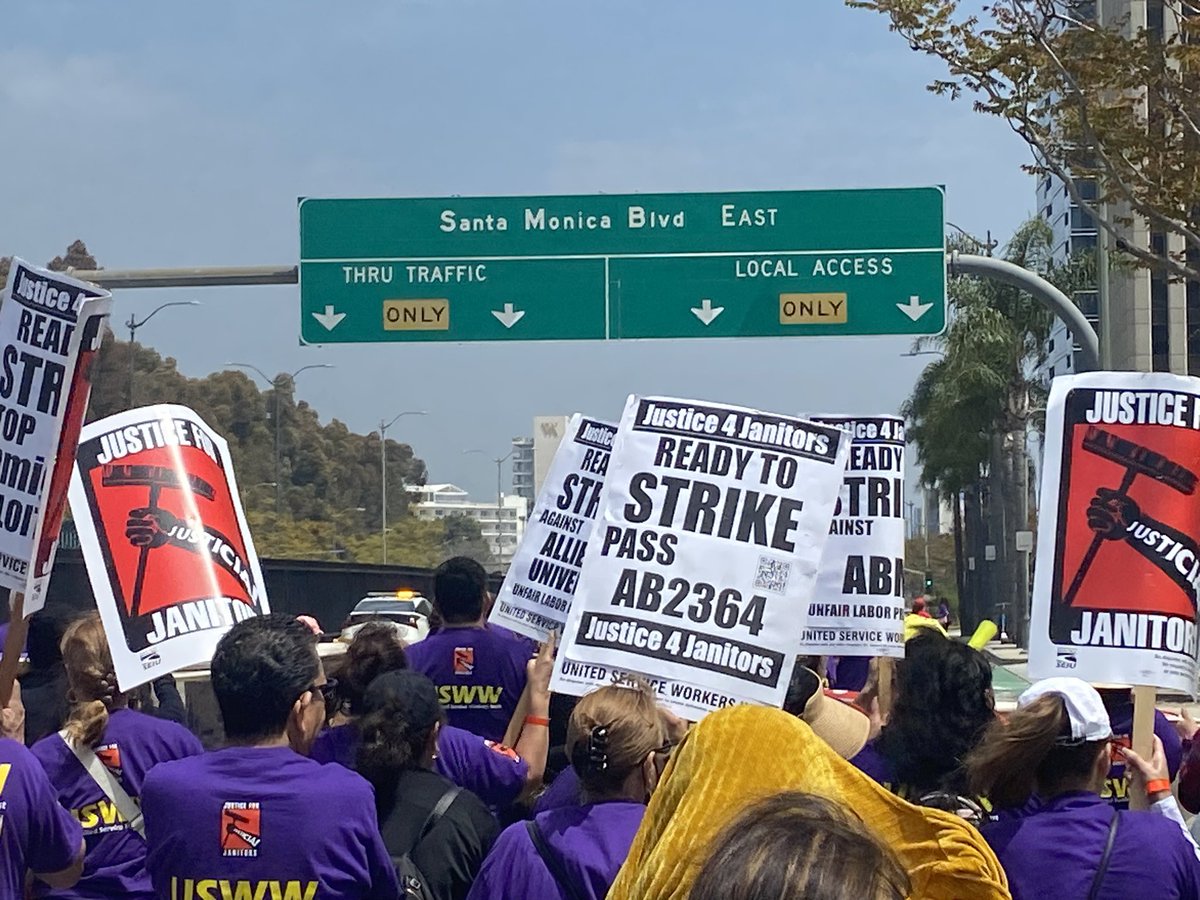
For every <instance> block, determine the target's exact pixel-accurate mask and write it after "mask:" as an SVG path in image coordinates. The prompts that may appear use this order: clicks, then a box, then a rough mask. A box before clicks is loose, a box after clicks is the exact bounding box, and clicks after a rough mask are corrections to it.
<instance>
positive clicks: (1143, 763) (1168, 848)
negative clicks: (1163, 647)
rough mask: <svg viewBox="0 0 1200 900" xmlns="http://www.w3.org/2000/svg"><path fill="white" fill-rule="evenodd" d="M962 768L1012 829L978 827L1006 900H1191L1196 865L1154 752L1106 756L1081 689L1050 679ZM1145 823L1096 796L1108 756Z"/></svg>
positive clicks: (1093, 697)
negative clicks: (1142, 799) (1139, 797)
mask: <svg viewBox="0 0 1200 900" xmlns="http://www.w3.org/2000/svg"><path fill="white" fill-rule="evenodd" d="M1017 706H1018V708H1017V709H1016V711H1014V712H1013V713H1011V714H1010V715H1009V716H1008V719H1007V721H1006V722H1003V723H1001V722H997V723H996V724H994V725H993V726H992V727H991V728H990V729H989V730H988V732H987V734H986V736H985V737H984V739H983V742H982V743H981V744H980V745H979V746H978V747H977V748H976V749H975V750H974V751H973V752H972V754H971V755H970V756H969V757H968V758H967V771H968V774H969V777H970V779H971V787H972V789H973V790H974V791H976V792H978V793H980V794H982V795H986V796H988V797H989V798H990V799H991V801H992V803H993V804H994V806H995V807H996V808H997V809H1001V810H1019V813H1017V814H1016V815H1015V816H1014V817H1011V818H1009V817H1005V818H1002V819H1001V821H999V822H994V823H990V824H986V825H984V826H983V828H982V831H983V836H984V838H985V839H986V840H987V842H988V843H989V844H990V845H991V846H992V849H993V850H995V851H996V856H997V857H998V858H999V859H1000V863H1001V865H1003V866H1004V870H1005V872H1007V873H1008V881H1009V888H1010V889H1011V891H1012V895H1013V900H1032V898H1035V897H1058V898H1061V900H1074V898H1080V900H1082V898H1085V897H1087V898H1093V900H1095V898H1118V897H1120V898H1127V897H1139V896H1140V897H1154V898H1155V900H1160V898H1176V897H1178V898H1182V897H1193V898H1194V897H1200V859H1197V853H1198V851H1197V850H1196V847H1195V845H1194V844H1193V843H1192V842H1191V840H1190V838H1189V837H1188V835H1187V832H1186V830H1185V829H1184V825H1183V818H1182V816H1181V815H1180V812H1179V808H1178V807H1177V806H1176V805H1175V799H1174V797H1172V796H1171V783H1170V780H1169V778H1168V775H1167V763H1166V759H1165V756H1164V753H1163V748H1162V742H1161V741H1160V740H1159V739H1158V738H1157V737H1156V738H1155V739H1154V745H1155V750H1154V754H1153V756H1152V757H1151V758H1150V759H1143V758H1142V757H1140V756H1138V755H1137V754H1136V753H1134V752H1133V751H1132V750H1121V749H1119V748H1118V747H1116V746H1115V745H1114V741H1113V731H1112V726H1111V724H1110V723H1109V717H1108V712H1107V710H1105V708H1104V702H1103V701H1102V700H1101V698H1100V695H1099V694H1098V693H1097V692H1096V689H1095V688H1093V687H1092V686H1091V685H1090V684H1088V683H1087V682H1084V681H1081V680H1079V679H1078V678H1049V679H1046V680H1045V681H1039V682H1038V683H1037V684H1035V685H1033V687H1031V688H1029V690H1027V691H1026V692H1025V693H1024V694H1022V695H1021V697H1020V699H1019V700H1018V701H1017ZM1118 755H1120V756H1122V757H1124V759H1125V760H1126V761H1127V762H1128V763H1129V766H1130V768H1131V770H1132V771H1133V773H1134V781H1135V783H1136V784H1137V789H1138V790H1142V791H1144V792H1145V793H1146V794H1147V795H1148V799H1149V801H1150V803H1151V805H1152V808H1151V811H1150V812H1129V811H1128V810H1115V809H1113V808H1112V807H1111V806H1110V805H1109V804H1108V803H1107V802H1105V801H1104V800H1103V799H1101V796H1100V791H1101V789H1102V787H1103V786H1104V781H1105V778H1106V777H1107V776H1108V771H1109V767H1110V764H1111V762H1112V760H1113V758H1114V757H1115V756H1118Z"/></svg>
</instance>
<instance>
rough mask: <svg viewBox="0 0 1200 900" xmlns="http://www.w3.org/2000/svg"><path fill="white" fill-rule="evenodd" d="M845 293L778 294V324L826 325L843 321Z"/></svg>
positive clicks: (844, 320) (845, 305)
mask: <svg viewBox="0 0 1200 900" xmlns="http://www.w3.org/2000/svg"><path fill="white" fill-rule="evenodd" d="M846 309H847V303H846V295H845V294H780V295H779V324H780V325H827V324H834V323H838V324H841V323H845V322H846V316H847V312H846Z"/></svg>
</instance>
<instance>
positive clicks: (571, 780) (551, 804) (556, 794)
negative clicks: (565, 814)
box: [533, 766, 583, 816]
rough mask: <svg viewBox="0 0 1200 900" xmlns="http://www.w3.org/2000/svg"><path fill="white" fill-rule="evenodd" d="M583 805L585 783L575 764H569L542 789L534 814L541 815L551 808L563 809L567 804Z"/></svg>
mask: <svg viewBox="0 0 1200 900" xmlns="http://www.w3.org/2000/svg"><path fill="white" fill-rule="evenodd" d="M581 805H583V785H582V784H581V783H580V781H579V773H578V772H576V771H575V767H574V766H567V767H566V768H565V769H563V770H562V771H561V772H559V773H558V777H557V778H555V779H554V781H553V782H551V784H550V787H548V788H546V790H544V791H542V795H541V796H540V797H538V799H537V803H535V804H534V805H533V814H534V815H535V816H536V815H540V814H541V813H544V812H546V810H549V809H562V808H563V807H566V806H581Z"/></svg>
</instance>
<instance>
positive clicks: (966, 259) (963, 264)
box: [950, 250, 1100, 372]
mask: <svg viewBox="0 0 1200 900" xmlns="http://www.w3.org/2000/svg"><path fill="white" fill-rule="evenodd" d="M950 274H951V275H974V276H976V277H979V278H990V279H992V280H993V281H1001V282H1004V283H1005V284H1011V285H1012V286H1013V287H1017V288H1020V289H1021V290H1023V291H1026V292H1028V293H1029V294H1031V295H1033V296H1034V297H1036V298H1037V299H1038V300H1040V301H1041V302H1042V304H1043V305H1045V307H1046V308H1047V309H1049V310H1050V311H1051V312H1052V313H1054V314H1055V315H1056V316H1058V317H1059V318H1060V319H1062V320H1063V323H1064V324H1065V325H1066V326H1067V330H1068V331H1069V332H1071V337H1072V338H1074V340H1075V343H1076V344H1078V345H1079V351H1078V354H1077V356H1078V357H1079V363H1077V364H1076V366H1075V369H1076V371H1078V372H1090V371H1094V370H1096V369H1098V368H1100V339H1099V338H1098V337H1097V336H1096V329H1094V328H1093V327H1092V324H1091V322H1089V321H1088V320H1087V319H1086V318H1085V317H1084V315H1083V312H1082V311H1080V309H1079V307H1078V306H1076V305H1075V304H1074V303H1072V302H1071V299H1070V298H1069V297H1068V296H1067V295H1066V294H1064V293H1063V292H1062V291H1060V290H1059V289H1058V288H1056V287H1055V286H1054V285H1052V284H1051V283H1050V282H1049V281H1047V280H1046V279H1045V278H1042V277H1041V276H1040V275H1038V274H1036V273H1035V272H1030V271H1029V270H1028V269H1022V268H1021V267H1020V266H1018V265H1014V264H1013V263H1010V262H1008V261H1007V260H1003V259H993V258H992V257H989V256H974V255H972V254H970V253H959V252H958V251H957V250H956V251H953V252H952V253H951V254H950Z"/></svg>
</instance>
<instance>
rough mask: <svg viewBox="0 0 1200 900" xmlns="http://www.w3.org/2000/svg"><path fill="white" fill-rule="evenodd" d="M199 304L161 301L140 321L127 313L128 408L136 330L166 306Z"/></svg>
mask: <svg viewBox="0 0 1200 900" xmlns="http://www.w3.org/2000/svg"><path fill="white" fill-rule="evenodd" d="M199 305H200V301H199V300H172V301H171V302H170V303H163V304H161V305H160V306H157V307H155V308H154V309H153V310H152V311H151V312H150V315H148V316H146V318H144V319H142V320H141V321H140V322H139V321H138V320H137V318H136V317H135V316H134V315H133V313H130V314H129V321H128V322H126V323H125V327H126V328H128V329H129V390H128V392H127V397H128V401H129V408H130V409H133V372H134V367H133V363H134V356H133V344H134V341H136V340H137V330H138V329H139V328H141V327H142V326H143V325H145V324H146V323H147V322H149V321H150V320H151V319H153V318H154V317H155V315H157V314H158V313H159V312H161V311H162V310H164V309H166V308H167V307H168V306H199Z"/></svg>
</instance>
